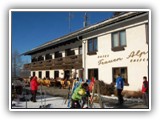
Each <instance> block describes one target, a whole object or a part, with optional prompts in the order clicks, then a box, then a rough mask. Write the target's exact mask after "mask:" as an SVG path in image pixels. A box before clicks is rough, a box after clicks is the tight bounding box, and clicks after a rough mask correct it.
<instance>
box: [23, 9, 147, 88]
mask: <svg viewBox="0 0 160 120" xmlns="http://www.w3.org/2000/svg"><path fill="white" fill-rule="evenodd" d="M148 44H149V12H145V11H140V12H124V13H123V14H120V15H118V16H114V17H112V18H110V19H107V20H105V21H102V22H100V23H97V24H94V25H92V26H88V27H85V28H83V29H80V30H78V31H75V32H73V33H70V34H68V35H65V36H62V37H60V38H58V39H55V40H53V41H50V42H48V43H46V44H43V45H41V46H39V47H37V48H34V49H32V50H30V51H27V52H25V53H24V55H30V56H31V63H29V64H25V65H24V68H25V69H28V70H31V75H36V76H37V77H39V78H44V77H46V78H57V77H60V78H76V77H81V78H84V79H91V77H95V78H96V79H97V80H103V81H104V82H105V83H114V82H115V80H116V75H117V74H118V73H120V74H121V76H122V77H123V78H124V81H125V88H124V89H126V90H140V89H141V85H142V81H143V76H147V77H149V76H148V75H149V74H148V73H149V65H148V63H149V60H148V58H149V57H148V56H149V51H148V50H149V46H148Z"/></svg>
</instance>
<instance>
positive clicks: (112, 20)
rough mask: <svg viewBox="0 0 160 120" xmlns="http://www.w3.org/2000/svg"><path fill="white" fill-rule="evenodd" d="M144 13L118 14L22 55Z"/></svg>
mask: <svg viewBox="0 0 160 120" xmlns="http://www.w3.org/2000/svg"><path fill="white" fill-rule="evenodd" d="M146 13H147V12H126V13H123V14H120V15H118V16H113V17H112V18H109V19H107V20H104V21H102V22H99V23H96V24H94V25H91V26H87V27H85V28H82V29H80V30H77V31H75V32H72V33H70V34H67V35H64V36H62V37H59V38H57V39H54V40H51V41H49V42H47V43H45V44H42V45H40V46H38V47H36V48H33V49H32V50H29V51H27V52H25V53H23V54H22V55H31V54H33V53H35V52H38V51H39V50H43V49H46V48H48V47H51V46H53V45H56V44H59V43H63V42H66V41H69V40H71V39H73V38H77V37H82V36H83V35H84V34H86V33H88V32H91V31H94V30H96V29H100V28H103V27H105V26H108V25H112V24H114V23H117V22H120V21H123V20H126V19H129V18H133V17H135V16H139V15H141V14H146Z"/></svg>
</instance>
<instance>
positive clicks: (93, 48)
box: [88, 38, 98, 55]
mask: <svg viewBox="0 0 160 120" xmlns="http://www.w3.org/2000/svg"><path fill="white" fill-rule="evenodd" d="M97 50H98V49H97V38H92V39H90V40H88V54H89V55H91V54H96V52H97Z"/></svg>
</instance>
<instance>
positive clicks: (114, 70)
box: [112, 67, 128, 85]
mask: <svg viewBox="0 0 160 120" xmlns="http://www.w3.org/2000/svg"><path fill="white" fill-rule="evenodd" d="M112 73H113V83H115V82H116V77H117V75H118V74H120V75H121V77H122V78H123V79H124V83H125V85H128V75H127V67H116V68H112Z"/></svg>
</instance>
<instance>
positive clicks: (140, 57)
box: [98, 50, 148, 65]
mask: <svg viewBox="0 0 160 120" xmlns="http://www.w3.org/2000/svg"><path fill="white" fill-rule="evenodd" d="M147 54H148V51H141V50H137V51H132V52H130V53H129V54H128V55H127V57H117V58H113V59H105V58H109V55H101V56H98V58H101V59H100V60H98V65H104V64H109V63H114V62H118V61H122V60H124V59H126V60H129V61H130V62H131V63H133V62H145V61H148V58H145V56H146V55H147Z"/></svg>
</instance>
